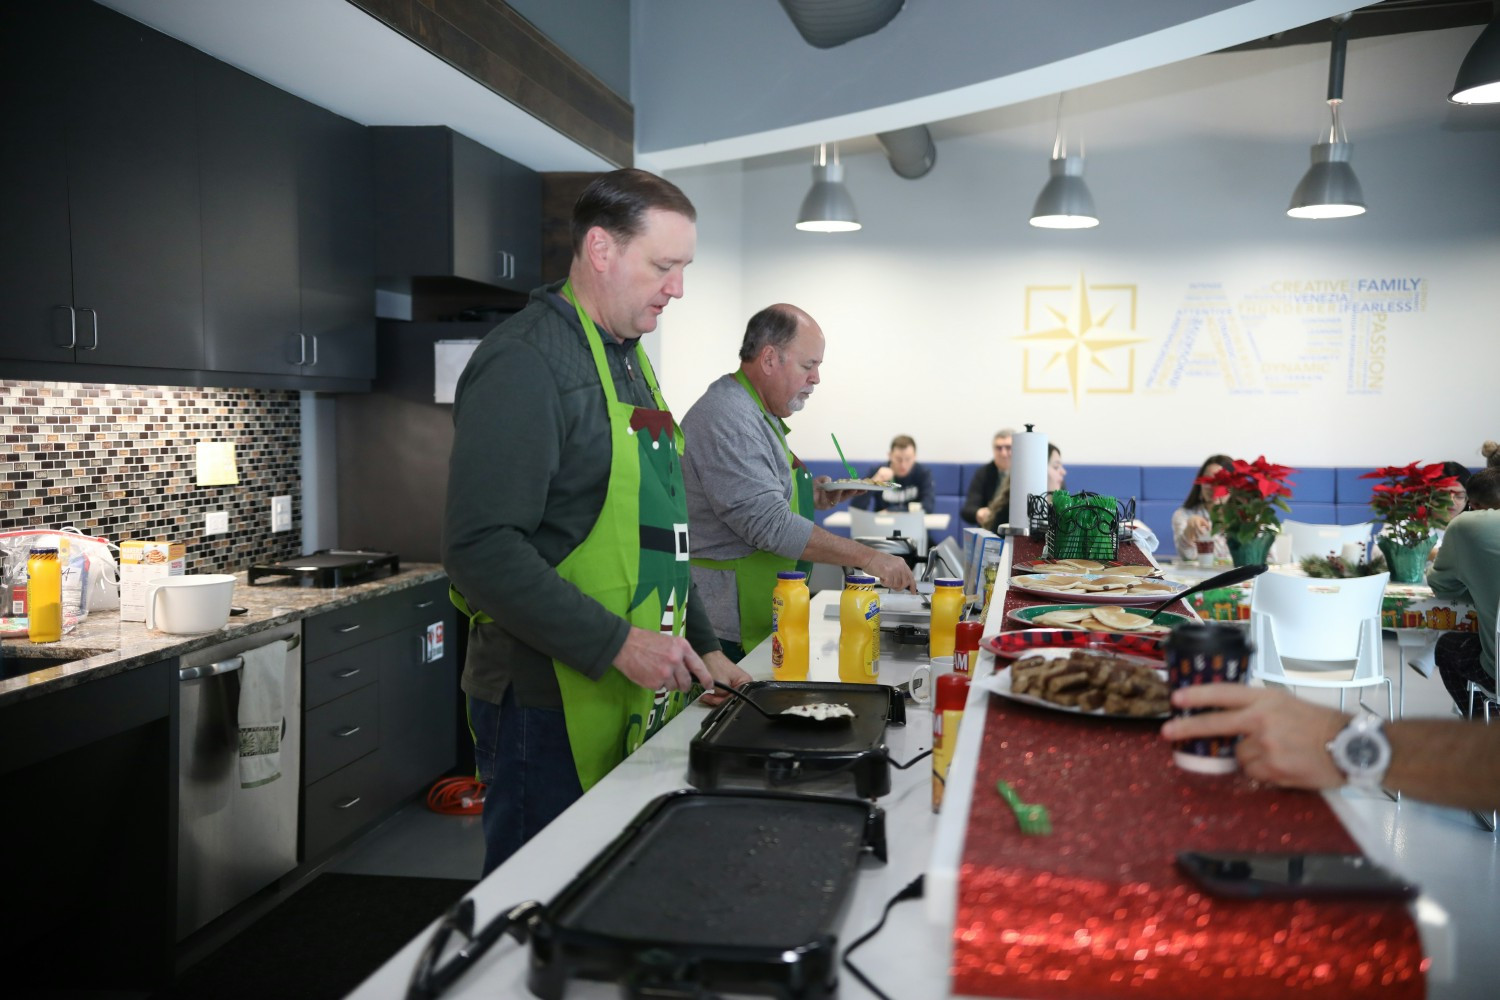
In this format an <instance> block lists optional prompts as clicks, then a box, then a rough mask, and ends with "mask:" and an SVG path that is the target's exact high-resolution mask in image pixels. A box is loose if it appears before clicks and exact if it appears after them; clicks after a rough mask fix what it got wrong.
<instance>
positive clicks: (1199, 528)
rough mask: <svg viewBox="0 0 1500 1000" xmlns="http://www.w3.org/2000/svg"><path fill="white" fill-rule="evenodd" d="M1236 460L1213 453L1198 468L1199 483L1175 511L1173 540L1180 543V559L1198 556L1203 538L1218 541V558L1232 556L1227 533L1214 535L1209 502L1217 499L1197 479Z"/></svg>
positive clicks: (1215, 554) (1195, 483) (1216, 559)
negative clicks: (1211, 496)
mask: <svg viewBox="0 0 1500 1000" xmlns="http://www.w3.org/2000/svg"><path fill="white" fill-rule="evenodd" d="M1233 461H1234V459H1232V458H1230V457H1229V456H1228V455H1210V456H1209V457H1208V458H1207V459H1206V460H1205V461H1204V463H1203V464H1202V465H1200V466H1199V467H1198V474H1197V475H1196V476H1194V477H1193V479H1194V480H1195V482H1194V483H1193V488H1192V489H1190V490H1188V495H1187V499H1186V500H1184V501H1182V506H1181V507H1178V508H1177V509H1176V510H1174V511H1173V512H1172V541H1173V543H1174V544H1176V546H1177V561H1178V562H1192V561H1193V560H1195V559H1197V558H1198V541H1199V539H1209V538H1211V539H1213V543H1214V561H1215V562H1218V561H1219V560H1220V559H1224V560H1228V559H1229V543H1228V542H1227V541H1226V540H1225V538H1224V536H1223V535H1216V534H1214V527H1213V521H1212V519H1211V518H1210V517H1209V516H1208V507H1209V504H1210V503H1213V502H1215V501H1211V500H1210V499H1209V497H1208V491H1207V490H1206V489H1204V488H1203V487H1202V486H1200V485H1199V484H1198V483H1197V482H1196V480H1198V479H1202V478H1203V477H1204V476H1212V475H1213V474H1215V473H1216V472H1218V471H1219V470H1220V469H1223V468H1227V467H1228V466H1229V465H1230V463H1232V462H1233Z"/></svg>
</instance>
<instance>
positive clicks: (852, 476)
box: [828, 433, 859, 479]
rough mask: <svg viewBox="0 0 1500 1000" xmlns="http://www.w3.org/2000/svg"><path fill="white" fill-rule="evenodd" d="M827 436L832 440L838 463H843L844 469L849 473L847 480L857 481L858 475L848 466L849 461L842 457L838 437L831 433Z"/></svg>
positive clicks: (842, 450)
mask: <svg viewBox="0 0 1500 1000" xmlns="http://www.w3.org/2000/svg"><path fill="white" fill-rule="evenodd" d="M828 436H829V437H831V438H833V448H834V450H835V451H837V452H838V453H839V461H840V462H843V463H844V469H845V471H847V472H848V473H849V478H850V479H858V478H859V473H857V472H855V471H854V466H852V465H850V464H849V460H848V459H847V458H845V457H844V449H842V448H840V447H839V436H838V435H837V434H833V433H830V434H829V435H828Z"/></svg>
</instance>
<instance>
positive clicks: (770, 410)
mask: <svg viewBox="0 0 1500 1000" xmlns="http://www.w3.org/2000/svg"><path fill="white" fill-rule="evenodd" d="M822 364H823V331H822V330H821V329H820V328H819V327H818V324H817V323H816V322H815V321H814V320H813V318H812V317H811V316H809V315H808V314H807V313H805V312H803V311H802V310H801V309H798V308H797V307H796V306H791V305H784V304H782V305H774V306H768V307H767V308H765V309H762V310H761V311H760V312H758V313H756V314H755V315H754V316H752V317H751V318H750V322H749V324H748V325H747V326H746V328H745V337H744V340H743V342H742V343H741V345H740V367H739V370H738V371H735V372H732V373H731V374H728V375H725V376H723V377H722V378H720V379H718V380H717V381H715V382H714V383H713V384H712V385H710V386H709V387H708V391H707V392H705V393H704V394H703V398H702V399H700V400H698V402H696V403H694V404H693V406H692V408H691V409H690V410H688V412H687V416H685V417H683V418H682V426H683V429H684V431H685V433H686V435H687V450H686V451H685V452H684V454H683V477H684V480H685V482H686V485H687V501H688V523H689V524H690V525H691V527H692V533H693V561H692V562H693V584H694V587H695V589H696V590H697V592H698V593H699V594H700V595H701V596H702V600H703V602H704V603H705V604H706V605H707V608H708V616H709V618H710V619H711V620H712V622H713V627H714V634H715V635H717V636H718V638H719V645H720V646H722V647H723V649H724V652H725V653H727V654H728V655H729V657H730V659H733V660H736V661H738V660H739V659H740V657H742V656H744V654H745V653H747V652H749V651H750V650H751V649H753V648H754V647H755V646H756V645H757V644H759V643H760V642H761V640H763V639H765V638H766V636H768V635H770V632H771V589H772V587H774V586H775V584H776V574H777V572H779V571H782V570H790V569H799V568H800V569H803V570H806V569H808V568H809V567H810V566H811V564H812V563H814V562H823V563H832V564H835V565H839V566H857V567H859V568H861V569H863V570H865V571H866V572H868V573H872V574H874V575H875V576H877V577H879V578H880V579H881V580H883V581H884V582H885V584H886V586H888V587H891V588H892V589H895V590H915V586H914V584H913V582H912V574H911V567H909V566H907V565H906V563H905V562H904V561H903V560H902V559H900V558H899V557H897V556H894V555H892V554H890V553H888V552H879V551H876V550H875V549H872V548H870V547H869V546H867V545H862V544H860V543H859V542H856V541H854V540H853V539H851V538H845V537H843V536H842V535H835V534H833V533H831V532H828V531H825V530H823V529H822V528H820V527H818V526H817V525H815V524H814V523H813V520H812V517H813V511H814V510H815V509H816V510H827V509H828V508H830V507H834V506H836V505H838V504H840V503H842V502H843V501H845V500H848V499H849V498H850V497H852V496H854V495H855V491H850V490H844V491H829V490H826V489H824V488H823V484H824V483H826V482H827V481H828V477H827V476H822V477H819V478H818V479H817V480H816V481H815V480H814V479H813V478H812V475H811V473H809V472H808V470H807V467H806V466H804V465H803V464H802V461H801V460H800V459H798V458H797V456H796V455H795V454H793V453H792V450H791V447H790V445H789V444H788V442H787V435H788V434H789V433H790V432H791V429H790V428H789V427H787V425H786V422H785V418H786V417H789V416H791V415H792V414H793V413H795V412H797V411H798V410H800V409H802V406H803V404H804V403H806V401H807V399H808V397H809V396H811V395H812V393H813V390H814V388H815V387H816V386H817V384H818V382H819V380H820V379H819V369H820V368H821V366H822Z"/></svg>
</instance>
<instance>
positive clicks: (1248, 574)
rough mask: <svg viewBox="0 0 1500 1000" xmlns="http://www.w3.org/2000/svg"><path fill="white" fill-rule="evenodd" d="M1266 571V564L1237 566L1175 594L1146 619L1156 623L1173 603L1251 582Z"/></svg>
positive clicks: (1152, 611)
mask: <svg viewBox="0 0 1500 1000" xmlns="http://www.w3.org/2000/svg"><path fill="white" fill-rule="evenodd" d="M1265 571H1266V566H1265V564H1264V563H1261V564H1259V565H1255V566H1236V567H1235V568H1234V569H1229V570H1225V571H1224V572H1222V573H1219V574H1218V575H1216V576H1211V577H1209V578H1208V579H1207V580H1200V581H1199V582H1198V583H1195V584H1193V585H1192V586H1191V587H1189V588H1188V589H1187V590H1184V591H1183V592H1182V593H1180V594H1173V595H1172V596H1171V597H1169V598H1167V599H1166V600H1165V601H1162V602H1161V603H1160V604H1158V605H1156V606H1155V607H1154V608H1152V609H1151V610H1150V611H1149V612H1148V613H1147V615H1146V617H1147V618H1149V619H1151V620H1153V621H1154V620H1155V619H1156V616H1157V615H1159V614H1161V613H1162V611H1164V610H1165V609H1166V607H1167V605H1168V604H1171V603H1172V602H1173V601H1180V600H1182V599H1183V598H1185V597H1190V596H1191V595H1193V594H1201V593H1203V592H1204V591H1205V590H1213V589H1214V588H1215V587H1232V586H1234V585H1235V584H1237V583H1244V582H1245V581H1246V580H1250V579H1253V578H1255V577H1257V576H1260V575H1261V574H1262V573H1264V572H1265Z"/></svg>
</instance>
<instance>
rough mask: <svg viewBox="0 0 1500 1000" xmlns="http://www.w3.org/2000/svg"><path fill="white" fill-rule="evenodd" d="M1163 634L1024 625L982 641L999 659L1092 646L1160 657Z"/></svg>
mask: <svg viewBox="0 0 1500 1000" xmlns="http://www.w3.org/2000/svg"><path fill="white" fill-rule="evenodd" d="M1164 638H1165V636H1152V635H1132V634H1131V633H1129V632H1084V631H1081V630H1078V629H1063V628H1027V629H1021V630H1020V631H1018V632H1001V633H999V634H997V635H992V636H990V637H989V638H988V639H985V640H984V642H983V643H982V645H983V646H984V648H985V649H988V650H989V651H990V652H991V653H994V654H995V656H996V657H998V658H1000V659H1002V660H1010V659H1014V658H1016V657H1018V656H1025V655H1026V654H1028V653H1033V652H1036V651H1037V650H1042V649H1095V650H1098V651H1099V652H1101V653H1121V654H1124V655H1127V656H1143V657H1148V658H1152V659H1157V660H1159V659H1161V656H1162V649H1161V644H1162V639H1164Z"/></svg>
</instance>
